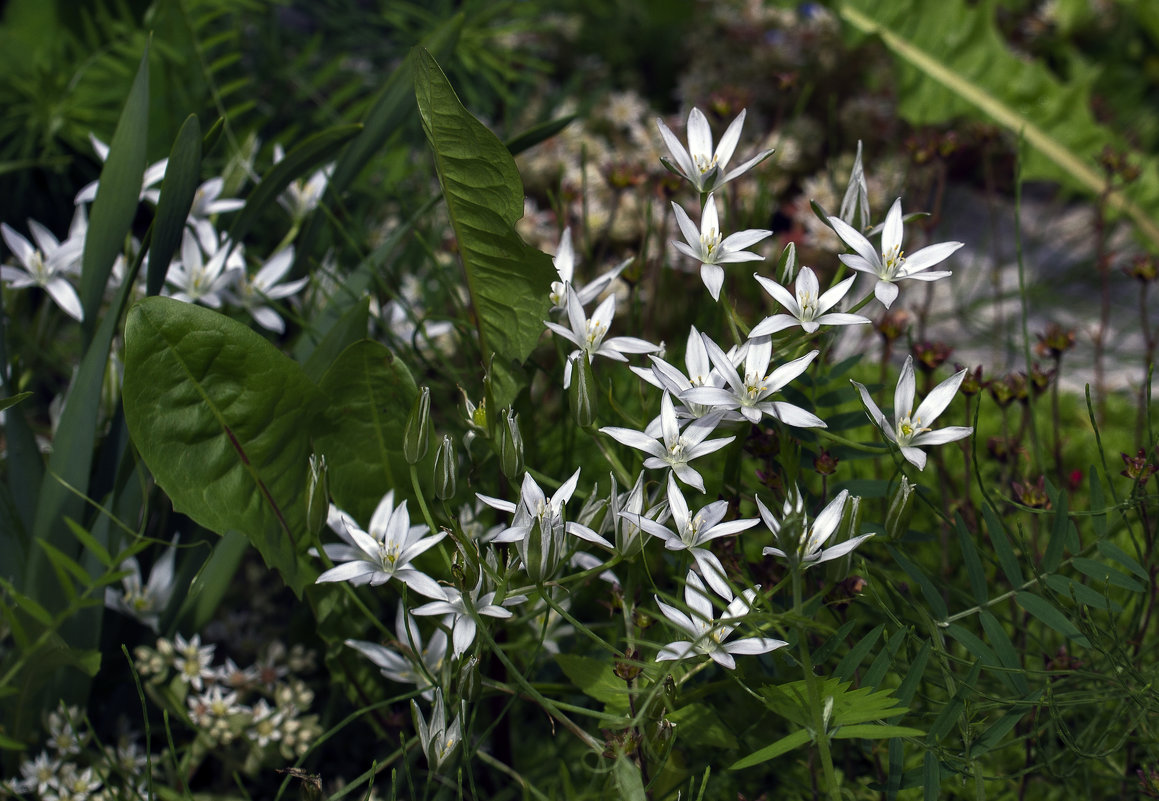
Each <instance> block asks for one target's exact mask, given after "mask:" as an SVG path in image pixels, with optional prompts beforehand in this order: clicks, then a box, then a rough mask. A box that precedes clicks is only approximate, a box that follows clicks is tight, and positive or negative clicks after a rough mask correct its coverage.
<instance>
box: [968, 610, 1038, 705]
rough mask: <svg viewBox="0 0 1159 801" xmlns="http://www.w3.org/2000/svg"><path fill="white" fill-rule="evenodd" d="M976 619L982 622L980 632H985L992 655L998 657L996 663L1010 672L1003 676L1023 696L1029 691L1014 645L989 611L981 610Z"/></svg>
mask: <svg viewBox="0 0 1159 801" xmlns="http://www.w3.org/2000/svg"><path fill="white" fill-rule="evenodd" d="M978 617H979V619H980V620H981V621H982V631H984V632H986V639H988V640H989V641H990V644H991V645H992V646H994V653H995V654H997V655H998V661H999V662H1001V663H1002V667H1004V668H1006V669H1007V670H1008V671H1010V672H1009V673H1007V674H1005V675H1007V676H1009V677H1010V681H1011V682H1012V684H1013V685H1014V687H1015V689H1016V690H1017V691H1018V692H1020V693H1022V694H1023V695H1025V694H1026V693H1028V692H1029V691H1030V689H1029V687H1028V686H1027V684H1026V675H1025V674H1024V673H1023V667H1022V660H1021V659H1020V658H1019V656H1018V651H1017V650H1016V649H1015V648H1014V643H1013V642H1011V641H1010V635H1008V634H1007V633H1006V629H1005V628H1004V627H1003V626H1002V624H1001V623H999V622H998V618H996V617H994V615H992V614H991V613H990V611H989V610H987V609H983V610H982V612H981V613H980V614H979V615H978Z"/></svg>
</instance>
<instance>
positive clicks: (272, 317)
mask: <svg viewBox="0 0 1159 801" xmlns="http://www.w3.org/2000/svg"><path fill="white" fill-rule="evenodd" d="M293 263H294V248H293V246H290V247H287V248H283V249H282V250H279V251H278V252H277V253H275V254H274V255H273V256H270V259H269V261H267V262H266V263H265V264H263V265H262V267H261V269H259V270H258V271H257V274H256V275H254V276H253V277H252V278H251V277H250V276H249V274H248V273H247V272H246V271H245V270H239V271H238V272H236V273H234V275H236V276H237V280H236V281H235V282H234V285H233V286H232V287H230V288H229V289H227V290H224V291H223V293H222V294H223V297H225V298H226V299H227V300H229V301H230V302H232V303H236V304H237V305H238V306H241V307H242V308H243V309H245V310H246V311H248V312H249V313H250V315H251V316H252V317H253V318H254V321H255V322H256V323H257V324H258V325H260V326H261V327H262V328H264V329H266V330H267V331H273V332H275V333H278V334H281V333H283V332H284V331H285V330H286V323H285V321H284V320H282V316H281V315H280V314H278V313H277V312H276V311H275V310H274V309H273V307H271V306H269V305H267V304H268V302H269V301H271V300H284V299H285V298H288V297H290V296H291V295H294V294H296V293H297V292H298V291H299V290H301V289H302V287H304V286H306V284H308V283H309V282H310V279H309V278H299V279H297V280H295V281H286V282H283V281H282V279H283V278H285V276H286V273H287V272H289V270H290V266H291V265H292V264H293Z"/></svg>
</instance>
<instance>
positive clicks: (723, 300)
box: [720, 287, 748, 347]
mask: <svg viewBox="0 0 1159 801" xmlns="http://www.w3.org/2000/svg"><path fill="white" fill-rule="evenodd" d="M720 305H721V307H722V308H723V309H724V320H725V322H726V323H728V330H729V331H731V332H732V340H733V342H735V343H736V344H737V346H738V347H739V346H740V345H742V344H744V339H742V338H741V335H740V330H739V329H738V328H737V317H736V309H734V308H733V307H732V302H731V301H730V300H729V299H728V294H727V293H726V292H725V291H724V288H723V287H722V288H721V290H720ZM741 325H744V323H741ZM745 328H746V331H745V333H746V334H747V333H748V331H747V328H748V326H745Z"/></svg>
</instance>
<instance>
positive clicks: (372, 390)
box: [303, 339, 418, 523]
mask: <svg viewBox="0 0 1159 801" xmlns="http://www.w3.org/2000/svg"><path fill="white" fill-rule="evenodd" d="M319 386H320V388H321V390H322V392H323V393H324V394H325V395H326V397H327V398H328V399H329V408H328V411H327V413H326V416H325V421H324V423H323V425H322V427H320V428H319V431H318V435H317V437H316V438H315V445H316V447H317V449H318V451H319V452H320V453H322V454H325V456H326V462H327V465H328V466H329V470H330V477H329V483H330V494H331V496H332V497H333V499H334V503H335V504H336V505H337V506H338V507H339V508H341V509H343V510H344V511H346V512H348V513H349V514H351V515H353V517H354V519H355V520H358V521H360V522H363V523H365V521H367V520H369V519H370V516H371V514H373V512H374V509H375V507H376V506H377V505H378V502H379V500H380V499H381V498H382V496H383V495H385V494H386V492H387V491H388V490H390V489H393V488H395V487H396V486H398V484H399V482H406V485H407V486H409V482H408V481H406V477H407V476H408V475H409V473H408V469H407V464H406V462H405V461H404V460H403V459H402V434H403V428H404V426H405V425H406V419H407V415H408V414H409V413H410V408H411V405H412V404H413V403H414V399H415V397H416V396H417V395H418V388H417V387H416V386H415V382H414V379H413V378H411V374H410V371H409V370H407V368H406V365H404V364H403V363H402V361H401V360H399V359H397V358H395V356H394V354H393V353H391V352H390V350H389V349H388V348H387V347H386V346H385V345H381V344H379V343H377V342H371V341H370V340H365V339H364V340H362V341H361V342H355V343H354V344H353V345H351V346H350V347H348V348H346V350H344V351H342V354H341V355H340V356H339V357H338V359H337V360H336V361H335V362H334V364H333V365H332V366H331V367H330V369H329V370H328V371H326V374H325V375H324V376H323V378H322V381H321V382H320V384H319ZM303 464H304V463H303Z"/></svg>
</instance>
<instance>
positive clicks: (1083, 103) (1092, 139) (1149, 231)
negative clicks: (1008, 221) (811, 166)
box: [838, 0, 1159, 243]
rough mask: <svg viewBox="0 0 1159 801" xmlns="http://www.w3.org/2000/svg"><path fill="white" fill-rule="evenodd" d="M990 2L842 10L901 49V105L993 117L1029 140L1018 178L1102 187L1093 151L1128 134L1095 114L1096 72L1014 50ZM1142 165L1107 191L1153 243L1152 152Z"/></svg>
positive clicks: (946, 115)
mask: <svg viewBox="0 0 1159 801" xmlns="http://www.w3.org/2000/svg"><path fill="white" fill-rule="evenodd" d="M996 5H997V0H986V2H982V3H974V2H967V0H943V1H942V2H939V3H925V4H914V3H912V2H908V1H907V0H890V1H889V2H883V1H882V0H842V2H841V3H839V4H838V13H839V14H840V15H841V17H842V18H843V19H844V20H845V21H846V22H848V23H849V24H850V25H852V26H853V28H855V29H857V30H858V31H860V32H862V33H868V34H873V35H877V36H880V37H881V40H882V42H883V43H884V44H885V46H886V47H888V48H889V49H890V50H891V51H892V52H893V53H894V55H895V56H897V59H898V67H899V69H898V77H899V81H898V85H897V87H896V89H897V93H898V97H899V100H900V102H899V107H898V109H899V111H900V113H901V115H902V116H903V117H904V118H905V119H906V120H908V121H909V122H911V123H914V124H917V125H928V124H931V123H938V122H945V121H947V120H951V119H954V118H955V117H959V116H963V115H968V116H981V117H982V118H983V119H988V120H992V121H993V122H996V123H997V124H999V125H1001V126H1003V127H1004V128H1006V129H1007V130H1008V131H1010V132H1011V133H1014V134H1017V135H1018V136H1019V137H1021V138H1022V139H1024V140H1025V141H1026V143H1027V144H1028V145H1029V152H1028V153H1027V156H1026V158H1025V160H1024V162H1023V164H1022V166H1021V169H1022V174H1023V177H1024V178H1046V179H1048V180H1053V181H1061V182H1063V183H1064V184H1066V185H1068V186H1070V187H1074V188H1081V189H1083V190H1084V191H1086V192H1087V194H1088V195H1090V196H1092V197H1093V196H1096V195H1100V193H1102V192H1103V191H1104V189H1105V182H1106V178H1105V176H1104V175H1103V173H1102V171H1101V170H1100V169H1099V168H1098V163H1097V157H1098V155H1099V153H1100V151H1101V150H1102V149H1103V148H1104V147H1107V146H1111V147H1118V146H1121V145H1122V144H1123V143H1124V142H1123V139H1122V137H1121V136H1120V135H1119V134H1118V133H1116V132H1115V131H1113V130H1111V129H1110V128H1108V127H1106V126H1103V125H1100V124H1099V123H1097V122H1096V121H1095V119H1094V115H1093V112H1092V110H1091V109H1092V99H1091V85H1092V83H1093V81H1094V77H1095V72H1094V71H1093V70H1086V71H1083V72H1077V71H1076V74H1075V75H1073V76H1072V77H1071V79H1070V80H1069V81H1067V82H1065V83H1064V82H1062V81H1060V80H1059V79H1058V77H1057V76H1056V75H1054V74H1053V73H1052V72H1051V71H1050V70H1049V69H1048V67H1047V66H1046V65H1045V64H1044V63H1043V62H1042V61H1041V60H1032V59H1026V58H1022V57H1020V56H1019V55H1017V54H1016V53H1014V52H1013V51H1012V50H1011V49H1010V48H1009V46H1008V45H1007V44H1006V42H1005V40H1004V39H1003V37H1002V34H1001V33H1000V32H999V30H998V27H997V25H996V24H995V18H996V10H995V6H996ZM1076 66H1077V65H1076ZM1142 167H1143V169H1142V175H1141V176H1140V178H1139V180H1137V181H1136V182H1135V183H1134V184H1132V185H1131V186H1130V187H1128V188H1127V189H1126V190H1119V189H1116V190H1114V191H1111V192H1109V193H1108V194H1107V196H1106V198H1105V200H1106V203H1107V205H1108V206H1110V208H1112V209H1114V210H1118V211H1122V212H1124V213H1126V214H1127V215H1128V216H1129V217H1130V218H1131V220H1132V221H1133V222H1134V223H1135V224H1136V225H1137V226H1138V227H1139V229H1140V230H1141V231H1143V232H1144V233H1145V234H1146V235H1147V236H1148V237H1149V238H1150V239H1151V241H1152V242H1155V243H1159V223H1157V222H1156V220H1155V217H1154V209H1155V207H1156V205H1157V204H1159V170H1157V166H1156V164H1155V162H1154V160H1153V159H1152V160H1146V161H1143V162H1142Z"/></svg>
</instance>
